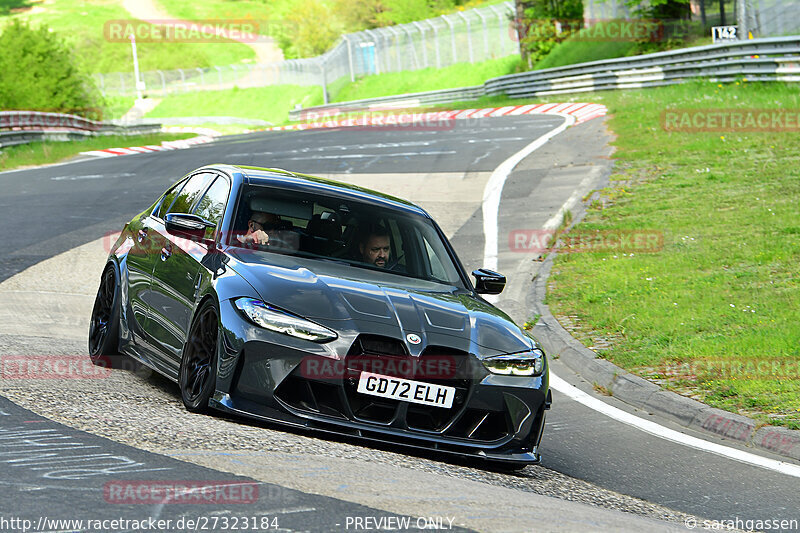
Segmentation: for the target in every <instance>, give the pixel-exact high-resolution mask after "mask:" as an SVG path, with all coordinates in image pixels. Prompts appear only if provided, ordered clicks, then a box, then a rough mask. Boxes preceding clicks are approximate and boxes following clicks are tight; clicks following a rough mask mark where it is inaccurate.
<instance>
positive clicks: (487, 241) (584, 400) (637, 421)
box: [482, 115, 800, 477]
mask: <svg viewBox="0 0 800 533" xmlns="http://www.w3.org/2000/svg"><path fill="white" fill-rule="evenodd" d="M559 116H564V115H559ZM566 118H567V119H568V120H567V121H565V122H564V123H563V124H562V125H561V126H559V127H557V128H555V129H552V130H550V131H549V132H548V133H545V134H544V135H542V136H541V137H539V138H538V139H536V140H535V141H533V142H532V143H531V144H529V145H528V146H526V147H525V148H523V149H522V150H520V151H519V152H517V153H516V154H514V155H512V156H511V157H509V158H508V159H506V160H505V161H503V162H502V163H501V164H500V166H499V167H497V168H496V169H495V170H494V172H492V176H491V177H490V178H489V181H488V182H487V183H486V187H485V188H484V190H483V191H484V192H483V206H482V207H483V209H482V211H483V237H484V248H483V265H484V267H485V268H488V269H491V270H496V269H497V232H498V226H497V216H498V213H499V210H500V198H501V195H502V192H503V185H504V184H505V182H506V179H507V178H508V175H509V174H510V173H511V171H512V170H514V168H515V167H516V166H517V165H518V164H519V163H520V161H522V160H523V159H524V158H525V157H527V156H528V155H530V154H531V153H533V152H534V150H536V149H537V148H539V147H541V146H542V145H544V144H545V143H546V142H547V141H548V140H550V139H552V138H553V137H555V136H556V135H558V134H559V133H561V132H562V131H564V130H565V129H567V128H568V127H569V126H570V125H572V124H573V123H574V122H575V117H573V116H571V115H566ZM581 185H583V183H582V184H581ZM578 194H579V193H578V192H577V191H576V192H574V193H573V194H572V195H571V196H570V197H569V198H568V199H567V201H566V202H564V204H563V205H562V206H561V208H560V209H559V210H558V212H557V213H556V214H555V215H554V216H552V217H550V219H548V220H547V222H545V226H546V229H554V228H555V227H557V226H558V225H559V224H560V223H561V217H562V215H563V213H564V212H565V211H566V210H567V209H570V208H571V207H572V206H573V205H575V204H576V202H577V201H578V198H579V196H578ZM487 300H489V301H492V300H490V299H489V298H487ZM550 386H551V387H552V388H553V389H555V390H557V391H559V392H560V393H562V394H564V395H566V396H568V397H569V398H571V399H572V400H574V401H576V402H578V403H580V404H581V405H585V406H586V407H588V408H589V409H592V410H594V411H597V412H598V413H601V414H604V415H606V416H608V417H609V418H613V419H614V420H617V421H618V422H622V423H623V424H627V425H629V426H633V427H635V428H637V429H639V430H641V431H644V432H646V433H649V434H651V435H655V436H656V437H659V438H662V439H665V440H669V441H672V442H675V443H678V444H681V445H683V446H688V447H690V448H695V449H697V450H702V451H705V452H708V453H713V454H715V455H720V456H722V457H726V458H728V459H732V460H734V461H739V462H742V463H745V464H749V465H753V466H758V467H761V468H765V469H767V470H772V471H775V472H779V473H781V474H785V475H787V476H793V477H800V466H798V465H795V464H792V463H787V462H785V461H778V460H776V459H770V458H768V457H762V456H760V455H756V454H754V453H750V452H746V451H743V450H738V449H736V448H731V447H729V446H723V445H722V444H717V443H714V442H709V441H706V440H703V439H700V438H697V437H692V436H691V435H686V434H684V433H681V432H679V431H675V430H673V429H669V428H667V427H664V426H662V425H660V424H656V423H655V422H652V421H650V420H645V419H644V418H640V417H638V416H636V415H632V414H630V413H628V412H626V411H623V410H622V409H619V408H617V407H613V406H611V405H609V404H607V403H605V402H603V401H602V400H599V399H598V398H595V397H593V396H590V395H589V394H586V393H585V392H583V391H582V390H580V389H578V388H577V387H574V386H573V385H570V384H569V383H567V382H566V381H564V380H563V379H561V378H559V377H558V376H556V375H555V374H554V373H553V372H552V371H551V372H550Z"/></svg>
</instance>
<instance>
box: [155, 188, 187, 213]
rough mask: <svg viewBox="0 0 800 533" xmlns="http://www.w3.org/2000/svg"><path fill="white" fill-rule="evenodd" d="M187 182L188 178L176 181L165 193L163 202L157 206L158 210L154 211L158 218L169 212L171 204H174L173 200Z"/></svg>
mask: <svg viewBox="0 0 800 533" xmlns="http://www.w3.org/2000/svg"><path fill="white" fill-rule="evenodd" d="M185 184H186V180H183V181H181V182H178V183H176V184H175V185H173V187H172V188H171V189H170V190H169V191H167V194H165V195H164V198H163V199H162V200H161V203H159V204H158V207H157V208H156V210H155V211H156V212H155V213H153V214H154V215H155V216H157V217H158V218H161V219H163V218H164V215H166V214H167V209H169V206H171V205H172V201H173V200H175V195H177V194H178V193H179V192H180V190H181V188H182V187H183V186H184V185H185Z"/></svg>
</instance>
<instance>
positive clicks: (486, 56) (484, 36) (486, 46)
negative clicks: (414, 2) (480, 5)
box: [475, 9, 489, 59]
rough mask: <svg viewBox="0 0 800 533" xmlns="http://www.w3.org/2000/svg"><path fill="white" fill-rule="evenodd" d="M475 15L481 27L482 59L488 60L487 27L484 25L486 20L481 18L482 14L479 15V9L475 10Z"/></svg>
mask: <svg viewBox="0 0 800 533" xmlns="http://www.w3.org/2000/svg"><path fill="white" fill-rule="evenodd" d="M475 14H476V15H478V17H480V19H481V25H482V26H483V54H484V59H489V27H488V26H487V25H486V19H485V18H483V13H481V10H480V9H476V10H475Z"/></svg>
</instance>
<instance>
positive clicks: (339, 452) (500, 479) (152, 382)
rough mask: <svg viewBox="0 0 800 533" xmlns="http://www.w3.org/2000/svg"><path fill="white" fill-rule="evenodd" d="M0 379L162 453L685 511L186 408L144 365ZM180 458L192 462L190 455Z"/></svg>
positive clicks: (60, 415)
mask: <svg viewBox="0 0 800 533" xmlns="http://www.w3.org/2000/svg"><path fill="white" fill-rule="evenodd" d="M0 353H3V354H7V355H40V354H52V355H70V354H72V355H75V354H84V353H86V351H85V343H84V342H82V341H59V342H57V343H54V341H52V339H47V338H43V337H19V336H11V335H0ZM87 360H88V357H87ZM127 361H129V362H130V366H131V367H133V366H134V364H133V361H131V360H127ZM0 384H1V385H2V394H3V395H4V396H6V397H7V398H9V399H10V400H12V401H13V402H15V403H17V404H18V405H20V406H21V407H24V408H26V409H30V410H31V411H33V412H35V413H37V414H39V415H41V416H44V417H47V418H49V419H51V420H54V421H56V422H60V423H62V424H65V425H67V426H70V427H72V428H75V429H79V430H82V431H87V432H89V433H92V434H95V435H99V436H102V437H106V438H109V439H111V440H114V441H117V442H120V443H123V444H127V445H130V446H134V447H137V448H141V449H144V450H147V451H151V452H155V453H163V454H166V455H169V453H170V450H177V449H184V450H195V451H198V452H201V451H227V452H232V453H235V452H237V451H258V452H262V453H280V454H293V455H295V456H303V455H308V456H315V457H316V458H319V457H325V456H330V457H337V458H343V459H353V460H357V461H360V462H370V463H377V464H385V465H391V466H395V467H405V468H410V469H414V470H419V471H424V472H430V473H435V474H440V475H445V476H450V477H454V478H461V479H469V480H473V481H478V482H482V483H488V484H492V485H497V486H502V487H505V488H513V489H517V490H520V491H525V492H532V493H536V494H541V495H546V496H552V497H556V498H560V499H562V500H568V501H573V502H579V503H585V504H590V505H595V506H598V507H602V508H604V509H615V510H619V511H623V512H627V513H633V514H635V515H640V516H644V517H648V518H652V519H659V520H666V521H670V522H675V523H680V524H683V522H684V520H685V519H686V518H687V517H688V516H689V515H686V514H684V513H680V512H676V511H673V510H671V509H668V508H666V507H663V506H660V505H656V504H652V503H649V502H646V501H644V500H640V499H638V498H633V497H630V496H625V495H622V494H619V493H616V492H613V491H609V490H606V489H602V488H600V487H597V486H595V485H592V484H590V483H588V482H585V481H581V480H578V479H575V478H571V477H569V476H566V475H564V474H561V473H559V472H556V471H554V470H550V469H548V468H545V467H542V466H535V467H527V468H525V469H524V470H522V471H521V472H517V473H514V474H507V473H501V472H495V471H491V470H485V469H480V468H472V467H470V466H467V463H468V461H467V460H461V459H451V458H448V457H445V456H440V455H435V454H433V453H430V454H428V453H426V452H416V451H410V452H409V453H410V454H411V455H409V454H403V453H396V452H393V451H390V449H389V446H385V445H374V446H365V445H362V444H360V443H358V442H356V441H354V440H351V439H348V438H346V437H342V438H336V437H332V438H319V437H316V436H314V435H313V434H311V433H306V432H303V431H294V430H288V429H284V428H280V427H278V426H270V425H262V424H259V423H252V422H250V421H246V420H241V419H236V418H227V417H223V416H217V417H213V416H205V415H196V414H192V413H189V412H188V411H186V410H185V409H184V408H183V405H182V403H181V400H180V396H179V393H178V389H177V386H176V385H174V384H173V383H172V382H171V381H169V380H167V379H165V378H163V377H161V376H160V375H158V374H155V373H153V372H152V371H150V370H149V369H146V368H143V367H140V368H139V369H138V370H127V369H125V370H113V371H112V372H111V374H110V375H109V376H108V377H104V378H102V379H57V380H54V379H0ZM180 458H181V459H183V460H187V461H192V457H180ZM445 461H447V462H445Z"/></svg>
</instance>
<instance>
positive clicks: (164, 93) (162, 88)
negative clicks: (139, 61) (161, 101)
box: [156, 70, 167, 96]
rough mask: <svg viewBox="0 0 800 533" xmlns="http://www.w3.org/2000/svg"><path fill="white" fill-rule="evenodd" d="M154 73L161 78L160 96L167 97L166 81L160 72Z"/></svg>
mask: <svg viewBox="0 0 800 533" xmlns="http://www.w3.org/2000/svg"><path fill="white" fill-rule="evenodd" d="M156 72H158V74H159V75H160V76H161V96H167V79H166V78H165V77H164V73H163V72H161V71H160V70H156Z"/></svg>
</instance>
